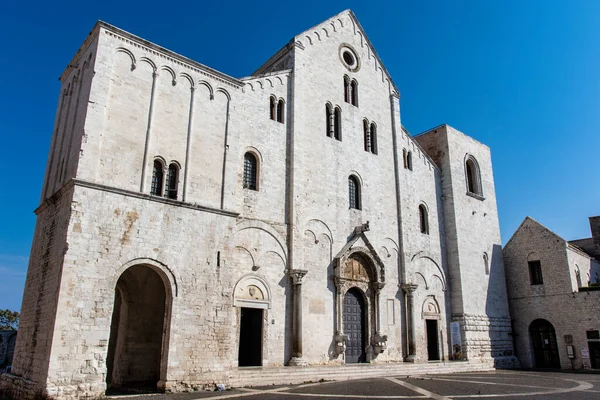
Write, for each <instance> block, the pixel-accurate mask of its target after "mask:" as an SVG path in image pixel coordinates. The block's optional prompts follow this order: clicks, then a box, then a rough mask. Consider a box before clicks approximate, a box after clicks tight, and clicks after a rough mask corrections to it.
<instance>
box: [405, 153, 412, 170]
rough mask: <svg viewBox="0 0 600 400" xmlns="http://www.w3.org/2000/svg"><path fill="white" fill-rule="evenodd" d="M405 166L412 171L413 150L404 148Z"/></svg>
mask: <svg viewBox="0 0 600 400" xmlns="http://www.w3.org/2000/svg"><path fill="white" fill-rule="evenodd" d="M404 168H407V169H409V170H411V171H412V151H408V150H406V149H404Z"/></svg>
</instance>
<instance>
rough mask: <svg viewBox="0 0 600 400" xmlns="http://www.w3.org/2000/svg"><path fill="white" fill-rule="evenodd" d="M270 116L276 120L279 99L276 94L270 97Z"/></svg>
mask: <svg viewBox="0 0 600 400" xmlns="http://www.w3.org/2000/svg"><path fill="white" fill-rule="evenodd" d="M269 117H270V118H271V119H272V120H273V121H275V119H276V117H277V99H276V98H275V96H271V97H270V98H269Z"/></svg>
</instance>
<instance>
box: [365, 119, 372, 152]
mask: <svg viewBox="0 0 600 400" xmlns="http://www.w3.org/2000/svg"><path fill="white" fill-rule="evenodd" d="M363 136H364V141H365V151H369V152H370V151H371V135H370V133H369V121H367V120H366V119H365V120H363Z"/></svg>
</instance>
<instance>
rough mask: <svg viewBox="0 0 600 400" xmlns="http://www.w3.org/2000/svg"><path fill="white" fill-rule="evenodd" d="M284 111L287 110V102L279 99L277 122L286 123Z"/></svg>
mask: <svg viewBox="0 0 600 400" xmlns="http://www.w3.org/2000/svg"><path fill="white" fill-rule="evenodd" d="M284 110H285V102H284V101H283V99H279V101H278V102H277V122H281V123H283V122H284Z"/></svg>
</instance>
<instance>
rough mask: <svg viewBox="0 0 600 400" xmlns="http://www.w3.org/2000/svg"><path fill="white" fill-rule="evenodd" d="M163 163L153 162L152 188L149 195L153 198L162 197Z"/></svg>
mask: <svg viewBox="0 0 600 400" xmlns="http://www.w3.org/2000/svg"><path fill="white" fill-rule="evenodd" d="M163 169H164V166H163V163H162V162H161V161H160V160H154V167H153V168H152V186H151V187H150V194H151V195H153V196H162V194H163Z"/></svg>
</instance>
